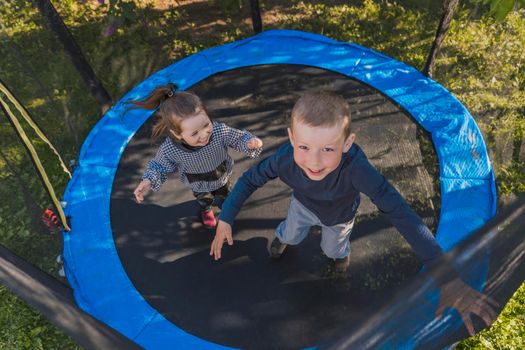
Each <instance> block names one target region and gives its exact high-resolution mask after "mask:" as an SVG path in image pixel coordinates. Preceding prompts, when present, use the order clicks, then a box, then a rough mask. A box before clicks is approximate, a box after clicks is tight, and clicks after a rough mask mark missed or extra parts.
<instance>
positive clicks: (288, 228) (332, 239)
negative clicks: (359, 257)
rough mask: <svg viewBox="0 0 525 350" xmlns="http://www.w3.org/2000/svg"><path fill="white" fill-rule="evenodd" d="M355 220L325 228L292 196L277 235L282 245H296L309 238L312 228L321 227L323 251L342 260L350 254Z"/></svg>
mask: <svg viewBox="0 0 525 350" xmlns="http://www.w3.org/2000/svg"><path fill="white" fill-rule="evenodd" d="M354 219H355V218H354ZM354 219H352V220H350V221H349V222H345V223H342V224H337V225H334V226H325V225H323V224H322V223H321V221H320V220H319V219H318V218H317V216H316V215H315V214H314V213H312V212H311V211H310V210H309V209H308V208H306V207H305V206H304V205H302V204H301V203H300V202H299V201H298V200H297V199H296V198H295V197H294V196H292V199H291V201H290V207H289V208H288V215H287V217H286V220H284V221H283V222H281V223H280V224H279V226H277V229H276V230H275V234H276V236H277V238H279V241H281V243H286V244H290V245H295V244H299V243H300V242H301V241H302V240H303V239H305V238H306V236H308V232H309V231H310V227H312V226H315V225H317V226H321V249H322V250H323V252H324V253H325V254H326V256H328V257H329V258H332V259H341V258H344V257H346V256H348V255H349V254H350V243H349V238H350V234H351V233H352V229H353V228H354Z"/></svg>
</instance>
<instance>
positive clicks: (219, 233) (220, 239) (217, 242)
mask: <svg viewBox="0 0 525 350" xmlns="http://www.w3.org/2000/svg"><path fill="white" fill-rule="evenodd" d="M224 241H226V242H228V245H232V244H233V238H232V227H231V225H230V224H228V223H227V222H224V221H222V220H219V224H218V225H217V230H216V231H215V238H214V239H213V242H212V243H211V248H210V255H211V256H213V257H214V258H215V260H219V259H220V258H221V250H222V246H223V244H224Z"/></svg>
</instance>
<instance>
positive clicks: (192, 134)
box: [171, 111, 213, 147]
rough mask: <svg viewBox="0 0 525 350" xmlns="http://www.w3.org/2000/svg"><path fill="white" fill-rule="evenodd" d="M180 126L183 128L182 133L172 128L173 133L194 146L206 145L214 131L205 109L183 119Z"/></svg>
mask: <svg viewBox="0 0 525 350" xmlns="http://www.w3.org/2000/svg"><path fill="white" fill-rule="evenodd" d="M179 126H180V129H181V132H180V134H177V133H176V132H174V131H173V130H171V133H172V134H173V136H175V137H176V138H177V139H179V140H181V141H183V142H185V143H186V144H188V145H189V146H193V147H202V146H206V145H207V144H208V142H209V141H210V136H211V134H212V132H213V124H212V122H211V120H210V118H209V117H208V115H207V114H206V112H204V111H201V112H199V113H197V114H196V115H194V116H192V117H189V118H184V119H181V120H180V121H179Z"/></svg>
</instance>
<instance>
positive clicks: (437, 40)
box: [423, 0, 525, 77]
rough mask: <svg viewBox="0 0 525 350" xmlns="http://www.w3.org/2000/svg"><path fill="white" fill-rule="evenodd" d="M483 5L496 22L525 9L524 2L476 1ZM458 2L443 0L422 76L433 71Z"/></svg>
mask: <svg viewBox="0 0 525 350" xmlns="http://www.w3.org/2000/svg"><path fill="white" fill-rule="evenodd" d="M477 1H478V2H479V3H482V4H483V5H490V10H489V13H490V15H492V16H494V18H496V20H498V21H503V20H504V19H505V17H507V15H508V14H509V13H510V11H512V10H517V9H518V8H520V7H525V0H477ZM458 4H459V0H445V2H444V3H443V16H442V17H441V20H440V21H439V25H438V28H437V31H436V36H435V37H434V41H433V42H432V47H431V48H430V52H429V54H428V57H427V61H426V63H425V67H424V68H423V74H425V75H426V76H429V77H432V70H433V69H434V64H435V60H436V57H437V54H438V52H439V49H440V48H441V44H442V43H443V40H444V39H445V35H446V34H447V32H448V30H449V28H450V23H451V22H452V19H453V18H454V14H455V13H456V10H457V8H458Z"/></svg>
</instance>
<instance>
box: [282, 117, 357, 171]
mask: <svg viewBox="0 0 525 350" xmlns="http://www.w3.org/2000/svg"><path fill="white" fill-rule="evenodd" d="M341 124H342V123H338V124H336V125H333V126H322V125H321V126H311V125H308V124H306V123H304V122H303V121H301V120H296V121H294V122H293V123H292V127H291V128H288V137H289V138H290V142H291V143H292V146H293V158H294V161H295V163H296V164H297V165H298V166H299V167H300V168H301V169H302V170H303V172H304V173H305V175H306V176H307V177H308V178H309V179H311V180H314V181H320V180H322V179H324V178H325V177H326V176H327V175H328V174H330V173H331V172H332V171H334V170H335V169H336V168H337V167H338V166H339V163H340V162H341V157H342V155H343V153H345V152H348V150H349V149H350V147H351V146H352V143H353V142H354V140H355V134H350V135H349V136H348V137H347V138H346V139H345V136H344V133H343V128H344V125H341Z"/></svg>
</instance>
